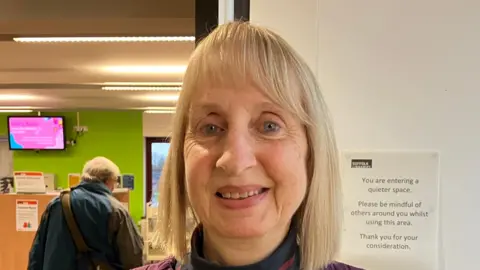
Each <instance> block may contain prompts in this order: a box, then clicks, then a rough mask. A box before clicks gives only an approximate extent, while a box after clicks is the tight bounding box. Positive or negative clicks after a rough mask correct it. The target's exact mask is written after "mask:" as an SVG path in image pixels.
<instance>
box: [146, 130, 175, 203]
mask: <svg viewBox="0 0 480 270" xmlns="http://www.w3.org/2000/svg"><path fill="white" fill-rule="evenodd" d="M146 148H147V149H146V151H145V152H146V158H145V161H146V172H147V173H146V174H147V177H146V182H147V183H146V186H147V187H146V190H147V194H146V197H145V200H146V201H145V202H146V203H149V202H151V203H152V206H156V205H157V204H158V185H159V183H160V176H161V175H162V169H163V164H164V163H165V159H166V158H167V154H168V149H169V148H170V138H167V137H161V138H146Z"/></svg>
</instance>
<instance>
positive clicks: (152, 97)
mask: <svg viewBox="0 0 480 270" xmlns="http://www.w3.org/2000/svg"><path fill="white" fill-rule="evenodd" d="M140 98H141V99H143V100H147V101H177V100H178V95H148V96H143V97H140Z"/></svg>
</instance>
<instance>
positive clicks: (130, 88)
mask: <svg viewBox="0 0 480 270" xmlns="http://www.w3.org/2000/svg"><path fill="white" fill-rule="evenodd" d="M181 89H182V87H179V86H104V87H102V90H106V91H180V90H181Z"/></svg>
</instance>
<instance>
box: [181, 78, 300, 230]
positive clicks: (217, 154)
mask: <svg viewBox="0 0 480 270" xmlns="http://www.w3.org/2000/svg"><path fill="white" fill-rule="evenodd" d="M192 100H193V103H192V107H191V111H190V117H189V119H190V120H189V123H188V125H189V126H188V129H187V134H186V136H185V147H184V156H185V168H186V183H187V191H188V196H189V199H190V202H191V204H192V206H193V208H194V210H195V212H196V214H197V215H198V217H199V219H200V221H201V222H202V224H203V226H204V229H206V230H207V232H208V233H209V234H216V235H218V236H222V237H258V236H262V235H265V234H266V233H267V232H273V231H275V230H277V231H278V230H283V229H285V228H286V226H288V225H289V224H290V220H291V218H292V216H293V214H294V213H295V211H296V210H297V209H298V207H299V206H300V204H301V202H302V201H303V198H304V196H305V192H306V186H307V174H306V159H307V151H308V150H307V139H306V135H305V131H304V127H303V125H302V124H301V123H300V122H299V121H298V119H297V118H296V117H295V116H294V115H291V114H289V113H288V112H287V111H286V110H284V109H282V108H280V107H278V106H276V105H275V104H274V103H273V102H271V101H270V100H269V99H268V98H266V96H265V95H263V93H262V92H260V91H259V90H257V89H255V88H244V89H205V90H203V91H199V92H197V93H196V94H195V95H194V97H193V99H192Z"/></svg>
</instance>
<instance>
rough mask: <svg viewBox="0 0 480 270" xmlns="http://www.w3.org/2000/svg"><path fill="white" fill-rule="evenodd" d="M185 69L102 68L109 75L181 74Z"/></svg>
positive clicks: (148, 67) (152, 67) (162, 67)
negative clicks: (109, 73)
mask: <svg viewBox="0 0 480 270" xmlns="http://www.w3.org/2000/svg"><path fill="white" fill-rule="evenodd" d="M186 69H187V67H186V66H111V67H105V68H103V70H104V71H107V72H111V73H162V74H171V73H176V74H181V73H184V72H185V70H186Z"/></svg>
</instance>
